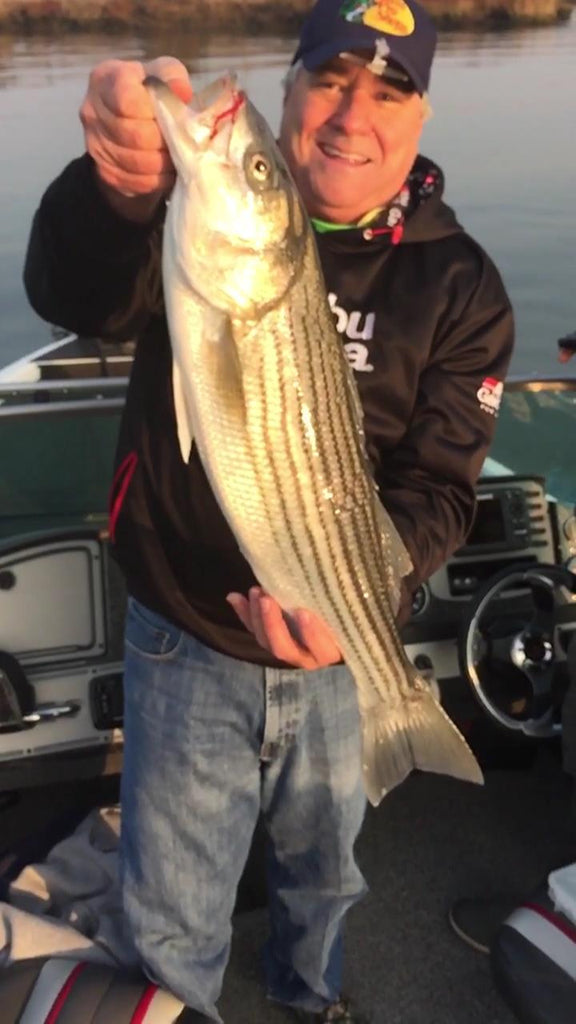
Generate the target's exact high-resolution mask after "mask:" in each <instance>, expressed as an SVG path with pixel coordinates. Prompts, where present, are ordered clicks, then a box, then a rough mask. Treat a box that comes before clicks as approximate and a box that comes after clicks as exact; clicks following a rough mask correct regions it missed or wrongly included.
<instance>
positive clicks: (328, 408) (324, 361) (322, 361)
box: [292, 294, 398, 661]
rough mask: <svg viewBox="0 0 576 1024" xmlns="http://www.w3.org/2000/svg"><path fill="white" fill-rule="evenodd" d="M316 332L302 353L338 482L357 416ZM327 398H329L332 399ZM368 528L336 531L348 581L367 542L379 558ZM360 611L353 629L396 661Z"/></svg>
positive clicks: (310, 314) (351, 459)
mask: <svg viewBox="0 0 576 1024" xmlns="http://www.w3.org/2000/svg"><path fill="white" fill-rule="evenodd" d="M307 298H313V296H310V295H309V294H307ZM305 314H306V318H305V324H307V325H309V324H310V323H314V322H315V321H317V319H318V307H316V308H315V309H312V308H311V306H310V305H308V306H307V307H306V310H305ZM319 327H320V330H322V327H323V325H322V324H320V325H319ZM292 329H293V331H294V333H295V336H296V337H297V336H298V334H297V333H296V332H297V331H298V325H297V324H293V326H292ZM315 333H316V334H317V333H318V331H316V332H313V331H311V330H307V329H305V328H304V329H303V330H302V331H301V332H300V337H305V339H306V344H307V351H306V352H305V359H306V363H307V365H309V366H314V367H315V368H316V370H318V368H319V371H320V372H319V373H318V372H316V373H313V374H312V375H311V379H312V384H313V387H314V391H315V393H314V402H315V405H316V407H317V408H318V409H320V410H321V411H320V418H322V417H324V418H325V419H326V420H327V422H328V430H329V436H330V437H331V438H332V439H333V442H334V443H333V444H332V446H331V452H332V454H333V455H334V454H335V455H336V459H337V462H338V467H339V472H340V476H341V479H346V477H347V476H349V475H350V470H351V468H353V467H355V466H357V465H358V444H359V438H358V436H355V425H356V417H355V415H354V410H353V408H352V402H353V399H352V395H351V394H350V393H349V392H347V394H346V402H345V403H341V402H339V401H335V398H334V394H333V390H334V389H333V387H332V384H333V374H332V373H330V372H329V371H330V370H331V369H332V365H331V356H332V358H333V355H332V354H331V353H328V354H327V353H326V350H325V349H323V348H322V347H320V349H319V348H318V346H316V347H315V348H314V347H313V346H312V344H311V341H310V338H311V337H312V336H313V335H314V334H315ZM344 358H345V357H344ZM329 396H331V399H330V398H329ZM322 470H323V471H324V473H325V475H326V476H329V473H328V472H327V467H326V465H324V466H323V467H322ZM312 479H313V482H314V483H316V482H317V481H318V477H317V474H313V475H312ZM321 499H322V495H321V493H319V492H318V491H317V500H318V501H319V502H320V501H321ZM333 523H334V526H336V525H337V524H336V521H335V519H334V520H333ZM369 525H370V526H371V527H373V529H371V531H370V533H371V537H366V538H364V537H362V536H361V534H360V531H354V538H352V537H351V536H350V531H346V530H337V534H338V535H339V537H340V540H341V543H342V545H343V546H342V549H341V554H343V555H344V558H345V565H344V568H345V569H346V570H347V572H348V573H349V578H350V579H354V578H355V577H356V575H357V565H358V553H362V551H363V549H364V547H365V544H366V541H368V542H369V543H370V542H371V543H372V544H373V546H374V552H375V556H376V553H378V555H379V554H380V551H381V540H380V536H379V533H378V528H377V524H376V523H375V522H374V521H373V520H369ZM353 540H354V541H355V544H354V543H352V542H353ZM354 547H355V548H356V549H357V550H356V551H352V550H351V548H354ZM367 568H368V567H367ZM370 576H372V577H373V576H374V574H373V573H367V578H369V577H370ZM378 582H379V584H380V586H379V588H378V589H380V590H381V587H382V581H381V580H379V581H378ZM376 592H378V590H377V591H376ZM347 610H348V612H349V613H350V612H352V614H354V612H353V609H351V608H350V607H349V606H348V609H347ZM363 611H364V616H363V617H362V619H360V618H358V617H357V616H356V615H354V619H355V626H356V629H357V630H358V632H359V634H360V635H361V634H362V632H363V631H364V630H365V629H366V627H368V630H371V631H373V632H374V633H375V634H376V635H377V636H379V638H380V641H381V643H382V644H384V645H385V647H386V650H385V651H384V652H383V653H384V654H385V655H386V656H387V659H393V658H394V655H395V656H396V658H395V660H397V658H398V652H397V651H393V650H390V649H389V648H388V645H386V644H385V641H386V640H387V636H386V635H383V633H384V631H383V629H382V621H381V619H380V617H378V616H376V615H375V614H374V613H375V612H376V609H373V608H372V607H371V606H369V605H366V604H365V605H364V607H363ZM385 611H386V612H387V613H388V616H389V618H390V619H392V618H393V614H392V610H391V608H390V609H385ZM388 616H387V617H388ZM387 633H388V630H386V634H387ZM363 639H364V644H366V642H367V639H368V638H367V637H364V638H363ZM358 653H360V652H358ZM362 660H363V661H364V658H362Z"/></svg>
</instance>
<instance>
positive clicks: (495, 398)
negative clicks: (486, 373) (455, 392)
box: [476, 377, 504, 416]
mask: <svg viewBox="0 0 576 1024" xmlns="http://www.w3.org/2000/svg"><path fill="white" fill-rule="evenodd" d="M503 391H504V384H503V382H502V381H501V380H496V378H495V377H485V378H484V380H483V381H482V384H481V385H480V387H479V388H478V391H477V392H476V397H477V399H478V401H479V402H480V408H481V409H483V410H484V412H487V413H489V414H490V415H491V416H497V415H498V410H499V409H500V403H501V401H502V392H503Z"/></svg>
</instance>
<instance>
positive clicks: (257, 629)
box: [227, 587, 342, 669]
mask: <svg viewBox="0 0 576 1024" xmlns="http://www.w3.org/2000/svg"><path fill="white" fill-rule="evenodd" d="M227 601H228V603H229V604H231V605H232V607H233V609H234V611H235V612H236V614H237V616H238V618H239V619H240V621H241V622H242V623H243V624H244V625H245V626H246V629H248V630H249V631H250V632H251V633H253V634H254V636H255V637H256V640H257V641H258V643H259V644H260V646H261V647H263V648H264V649H265V650H267V651H270V653H271V654H273V655H274V657H275V658H278V659H279V660H280V661H285V662H286V663H287V664H288V665H295V666H296V667H297V668H306V669H316V668H325V667H326V666H327V665H335V664H336V663H337V662H339V661H341V660H342V654H341V652H340V649H339V647H338V644H337V643H336V639H335V637H334V634H333V633H332V631H331V630H330V629H329V627H328V626H327V625H326V623H325V622H323V620H322V619H320V618H319V617H318V616H317V615H315V614H314V613H313V612H308V611H305V610H304V609H298V610H297V611H295V612H294V615H293V616H291V617H290V623H291V625H290V626H289V625H288V621H287V619H286V618H285V616H284V613H283V612H282V609H281V607H280V605H279V604H278V603H277V601H275V600H274V599H273V598H272V597H270V595H269V594H266V593H265V592H264V591H263V590H262V588H261V587H252V588H251V589H250V592H249V594H248V597H244V595H243V594H228V597H227Z"/></svg>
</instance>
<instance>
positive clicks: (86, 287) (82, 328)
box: [24, 155, 163, 340]
mask: <svg viewBox="0 0 576 1024" xmlns="http://www.w3.org/2000/svg"><path fill="white" fill-rule="evenodd" d="M161 216H162V217H163V210H162V211H161ZM160 223H161V217H160V215H159V216H158V217H157V218H156V219H155V220H154V221H153V222H152V223H151V224H146V225H140V224H134V223H131V222H129V221H127V220H124V219H123V218H122V217H120V216H118V215H117V214H116V213H115V212H114V211H113V210H112V209H111V208H110V206H109V205H108V203H107V202H106V200H105V199H104V197H103V196H102V194H101V192H100V190H99V189H98V187H97V184H96V181H95V177H94V168H93V162H92V159H91V158H90V157H89V156H88V155H84V156H83V157H80V158H79V159H77V160H74V161H72V163H70V164H69V165H68V166H67V167H66V168H65V170H64V171H63V172H62V174H61V175H60V176H59V177H58V178H56V180H55V181H54V182H53V183H52V184H51V185H50V186H49V188H48V189H47V191H46V193H45V194H44V196H43V198H42V201H41V203H40V207H39V209H38V211H37V212H36V214H35V217H34V221H33V224H32V230H31V233H30V239H29V242H28V251H27V254H26V262H25V267H24V285H25V288H26V292H27V295H28V299H29V301H30V304H31V305H32V307H33V309H34V310H35V311H36V312H37V313H38V315H39V316H41V317H42V318H43V319H44V320H47V321H48V322H50V323H53V324H56V325H58V326H60V327H64V328H66V329H68V330H70V331H76V332H77V333H79V334H84V335H88V336H90V335H97V336H100V337H104V338H106V337H111V338H114V339H115V340H125V339H128V338H131V337H133V336H134V333H135V332H136V331H137V330H138V329H139V328H141V327H142V326H143V324H144V323H145V322H146V320H147V319H148V318H149V316H150V312H151V298H150V296H151V295H152V294H156V293H157V292H158V288H159V285H158V288H155V287H154V286H153V278H154V276H156V277H157V279H158V282H159V280H160V274H159V265H160V260H159V249H160V246H159V244H158V245H157V246H155V239H157V238H158V237H159V226H160ZM156 248H157V249H158V253H156V252H155V249H156Z"/></svg>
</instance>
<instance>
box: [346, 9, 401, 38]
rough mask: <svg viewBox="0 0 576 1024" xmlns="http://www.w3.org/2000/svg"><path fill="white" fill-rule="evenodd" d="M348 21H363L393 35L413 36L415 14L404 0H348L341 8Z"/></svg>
mask: <svg viewBox="0 0 576 1024" xmlns="http://www.w3.org/2000/svg"><path fill="white" fill-rule="evenodd" d="M340 14H342V16H343V17H344V18H346V21H352V22H361V23H362V24H364V25H367V26H368V27H369V28H373V29H375V30H376V31H377V32H387V33H388V35H391V36H411V35H412V33H413V31H414V28H415V22H414V15H413V14H412V11H411V10H410V8H409V7H408V4H406V3H405V2H404V0H346V2H345V3H344V4H342V7H341V8H340Z"/></svg>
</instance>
